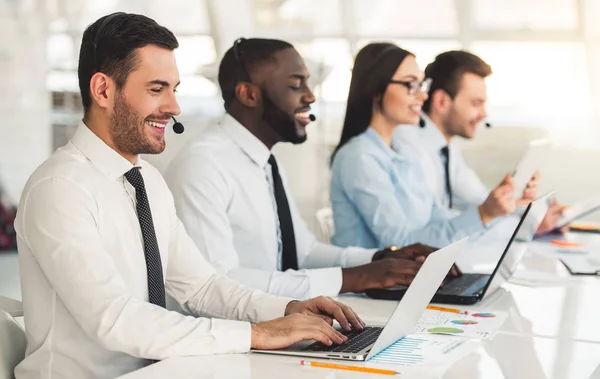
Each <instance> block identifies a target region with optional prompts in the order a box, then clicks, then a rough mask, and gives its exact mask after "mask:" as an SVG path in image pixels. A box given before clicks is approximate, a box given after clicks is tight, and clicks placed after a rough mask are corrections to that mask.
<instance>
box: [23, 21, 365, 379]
mask: <svg viewBox="0 0 600 379" xmlns="http://www.w3.org/2000/svg"><path fill="white" fill-rule="evenodd" d="M177 47H178V42H177V40H176V38H175V36H174V35H173V34H172V33H171V32H170V31H169V30H168V29H166V28H164V27H162V26H160V25H158V24H157V23H156V22H155V21H154V20H151V19H149V18H147V17H145V16H140V15H133V14H125V13H115V14H112V15H109V16H106V17H103V18H101V19H99V20H98V21H96V22H94V23H93V24H92V25H90V26H89V27H88V28H87V29H86V30H85V32H84V35H83V40H82V43H81V50H80V56H79V67H78V75H79V86H80V90H81V97H82V100H83V106H84V109H85V114H84V118H83V121H82V122H81V123H80V125H79V127H78V129H77V131H76V133H75V135H74V137H73V138H72V140H71V141H70V142H69V143H68V144H67V145H65V146H64V147H62V148H60V149H58V150H57V151H56V152H55V153H54V154H53V155H52V156H51V157H50V158H49V159H48V160H46V161H45V162H44V163H43V164H42V165H41V166H40V167H38V169H36V171H35V172H34V173H33V175H32V176H31V177H30V179H29V180H28V182H27V184H26V186H25V189H24V191H23V195H22V197H21V202H20V205H19V209H18V215H17V219H16V221H15V226H16V230H17V236H18V250H19V266H20V269H21V285H22V292H23V310H24V315H25V325H26V332H27V339H28V345H27V353H26V357H25V359H24V360H23V362H21V363H20V364H19V365H18V367H17V368H16V370H15V375H16V378H17V379H34V378H48V379H53V378H73V379H92V378H94V379H98V378H99V379H108V378H114V377H117V376H120V375H123V374H125V373H127V372H130V371H133V370H135V369H138V368H140V367H142V366H144V365H145V364H147V363H148V360H150V362H152V361H155V360H161V359H166V358H170V357H181V356H192V355H201V354H218V353H243V352H247V351H248V350H249V349H250V348H259V349H275V348H283V347H287V346H289V345H291V344H293V343H295V342H298V341H300V340H303V339H316V340H319V341H321V342H323V343H325V344H327V345H331V344H332V343H334V342H335V343H338V344H339V343H343V342H344V341H345V340H346V337H344V336H343V335H342V334H341V333H339V332H338V331H336V330H335V329H333V328H332V327H331V325H330V324H331V322H332V318H335V319H336V320H337V321H338V322H339V323H340V325H341V326H342V327H343V328H344V329H346V330H350V325H351V326H352V328H354V329H356V330H362V329H363V326H364V323H363V322H362V321H361V320H360V319H359V318H358V317H357V315H356V314H355V313H354V312H353V311H352V309H350V308H349V307H347V306H345V305H343V304H341V303H338V302H335V301H333V300H331V299H330V298H326V297H319V298H316V299H313V300H309V301H304V302H299V301H293V300H292V299H288V298H279V297H274V296H272V295H267V294H264V293H261V292H260V291H255V290H250V289H249V288H247V287H244V286H241V285H239V284H237V283H235V282H234V281H231V280H230V279H228V278H226V277H224V276H221V275H219V274H217V273H216V272H215V269H214V268H213V267H212V265H210V264H209V263H208V262H207V261H206V260H205V259H204V258H203V256H202V254H201V253H200V252H199V251H198V249H197V248H196V246H195V245H194V242H193V241H192V240H191V239H190V238H189V237H188V235H187V234H186V232H185V229H184V227H183V225H182V224H181V222H180V221H179V219H178V217H177V215H176V212H175V207H174V204H173V198H172V195H171V193H170V192H169V190H168V188H167V186H166V184H165V182H164V180H163V178H162V177H161V175H160V173H159V172H158V171H157V170H156V169H155V168H154V167H152V166H151V165H149V164H148V163H146V162H145V161H143V160H142V159H141V158H140V157H139V154H157V153H160V152H162V151H163V150H164V148H165V140H164V128H165V126H166V125H167V123H168V122H169V120H170V119H171V118H172V116H174V115H178V114H179V112H180V110H179V106H178V104H177V101H176V99H175V90H176V88H177V86H178V84H179V72H178V70H177V66H176V62H175V55H174V53H173V50H174V49H175V48H177ZM165 292H166V293H168V294H170V295H171V296H172V297H173V298H175V299H176V300H177V301H178V302H179V303H180V304H182V306H183V307H184V308H185V309H186V310H187V311H188V312H190V313H191V314H193V315H194V316H195V317H192V316H183V315H181V314H179V313H177V312H170V311H168V310H166V309H165ZM283 316H285V317H283ZM227 319H231V320H227ZM232 320H241V321H232ZM269 320H271V321H269Z"/></svg>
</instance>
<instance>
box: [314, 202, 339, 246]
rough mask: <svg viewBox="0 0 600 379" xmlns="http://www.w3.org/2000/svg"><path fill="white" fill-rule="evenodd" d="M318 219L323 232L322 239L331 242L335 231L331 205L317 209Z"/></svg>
mask: <svg viewBox="0 0 600 379" xmlns="http://www.w3.org/2000/svg"><path fill="white" fill-rule="evenodd" d="M317 221H318V223H319V229H320V232H321V235H320V237H321V240H322V241H323V242H327V243H330V242H331V237H333V234H334V233H335V224H334V223H333V211H332V210H331V207H325V208H321V209H319V210H318V211H317Z"/></svg>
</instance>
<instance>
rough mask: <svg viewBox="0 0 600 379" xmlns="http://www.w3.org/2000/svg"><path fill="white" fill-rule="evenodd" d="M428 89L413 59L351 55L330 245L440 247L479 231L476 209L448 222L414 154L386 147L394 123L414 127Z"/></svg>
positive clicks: (392, 48) (388, 48)
mask: <svg viewBox="0 0 600 379" xmlns="http://www.w3.org/2000/svg"><path fill="white" fill-rule="evenodd" d="M430 84H431V80H430V79H426V78H425V77H424V73H423V72H422V71H421V70H420V69H419V67H418V66H417V63H416V60H415V56H414V55H413V54H412V53H410V52H408V51H406V50H404V49H401V48H400V47H398V46H396V45H393V44H390V43H371V44H369V45H367V46H365V47H364V48H362V49H361V50H360V52H359V53H358V55H357V56H356V60H355V62H354V68H353V70H352V80H351V83H350V91H349V94H348V103H347V109H346V117H345V120H344V126H343V130H342V136H341V138H340V142H339V144H338V146H337V147H336V149H335V151H334V153H333V157H332V179H331V203H332V208H333V214H334V221H335V229H336V232H335V235H334V236H333V239H332V241H333V242H334V243H335V244H337V245H340V246H362V247H368V248H382V247H385V246H390V245H399V246H406V245H408V244H412V243H424V244H428V245H432V246H443V245H446V244H449V243H451V242H452V241H454V240H457V239H459V238H462V237H465V236H468V235H471V234H474V233H477V232H480V231H483V230H484V228H485V227H484V225H483V223H482V221H481V217H480V215H479V213H478V212H477V210H475V211H474V212H465V213H463V214H461V215H460V216H457V217H454V218H453V217H452V216H451V215H450V213H449V211H448V210H446V209H445V208H442V207H441V206H439V205H438V204H437V202H436V201H435V197H434V194H433V193H432V192H431V190H430V189H429V188H428V186H426V185H425V183H424V181H423V172H422V170H421V165H420V164H419V162H418V155H417V154H415V152H414V151H411V150H410V147H404V146H403V147H402V150H399V149H398V148H397V147H396V146H394V145H393V143H392V134H393V132H394V130H395V129H396V127H397V126H398V125H400V124H414V125H417V124H418V123H419V120H420V117H421V106H422V105H423V102H424V101H425V100H426V99H427V92H428V90H429V86H430ZM415 127H416V126H415Z"/></svg>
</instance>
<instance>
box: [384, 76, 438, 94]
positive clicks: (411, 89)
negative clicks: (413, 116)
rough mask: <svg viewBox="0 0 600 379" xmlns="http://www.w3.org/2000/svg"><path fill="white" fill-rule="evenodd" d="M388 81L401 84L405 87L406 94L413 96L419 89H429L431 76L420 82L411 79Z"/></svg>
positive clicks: (426, 90)
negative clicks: (408, 80)
mask: <svg viewBox="0 0 600 379" xmlns="http://www.w3.org/2000/svg"><path fill="white" fill-rule="evenodd" d="M390 83H392V84H402V85H403V86H405V87H406V88H407V90H408V94H409V95H410V96H415V95H416V94H417V93H419V91H423V92H425V93H428V92H429V89H430V88H431V78H426V79H425V80H423V81H422V82H420V81H418V80H413V81H410V82H407V81H403V80H390Z"/></svg>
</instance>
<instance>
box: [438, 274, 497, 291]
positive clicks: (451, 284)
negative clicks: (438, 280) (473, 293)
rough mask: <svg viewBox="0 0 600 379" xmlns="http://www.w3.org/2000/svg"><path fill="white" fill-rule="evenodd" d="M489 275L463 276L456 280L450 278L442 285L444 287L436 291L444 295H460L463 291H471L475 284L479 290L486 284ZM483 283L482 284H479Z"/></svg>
mask: <svg viewBox="0 0 600 379" xmlns="http://www.w3.org/2000/svg"><path fill="white" fill-rule="evenodd" d="M488 278H489V275H485V274H463V275H462V276H459V277H458V278H451V279H450V280H449V281H447V282H445V283H444V286H443V287H442V288H441V289H440V290H439V291H438V292H440V293H443V294H444V295H460V294H462V293H464V292H465V291H467V290H469V289H471V287H473V286H474V285H475V284H477V285H478V286H479V287H480V288H478V289H481V288H483V285H484V284H485V282H487V280H488ZM479 282H484V283H479Z"/></svg>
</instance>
